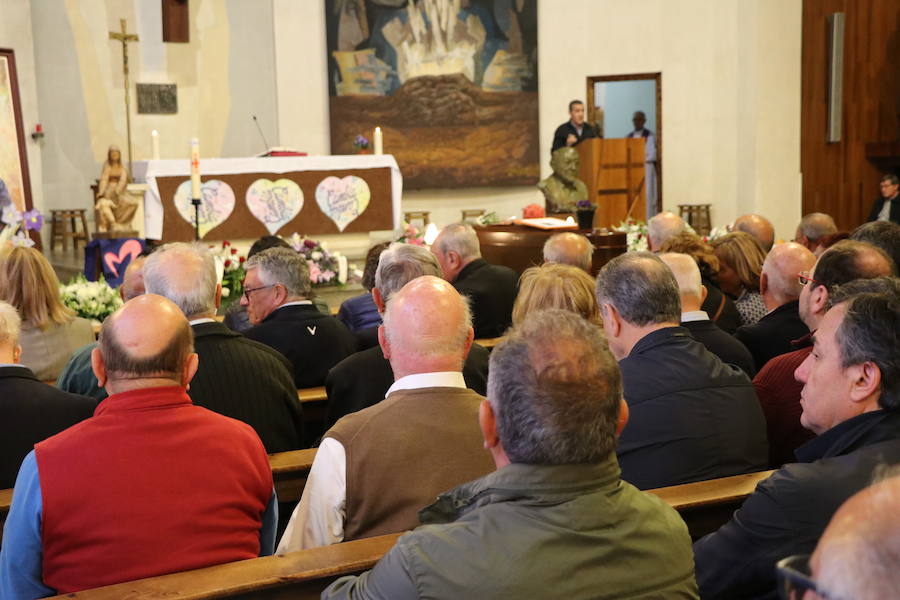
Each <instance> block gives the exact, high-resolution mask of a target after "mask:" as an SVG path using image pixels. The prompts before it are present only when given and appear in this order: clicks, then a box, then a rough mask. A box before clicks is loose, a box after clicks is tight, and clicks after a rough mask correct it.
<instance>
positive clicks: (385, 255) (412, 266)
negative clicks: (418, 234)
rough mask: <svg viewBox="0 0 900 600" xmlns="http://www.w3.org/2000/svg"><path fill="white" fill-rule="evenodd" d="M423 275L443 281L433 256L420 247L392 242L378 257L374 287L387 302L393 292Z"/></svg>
mask: <svg viewBox="0 0 900 600" xmlns="http://www.w3.org/2000/svg"><path fill="white" fill-rule="evenodd" d="M423 275H434V276H435V277H440V278H442V279H443V277H444V272H443V271H442V270H441V265H440V264H439V263H438V261H437V258H436V257H435V256H434V254H432V253H431V252H429V251H428V249H427V248H424V247H422V246H416V245H414V244H404V243H402V242H394V243H393V244H391V245H390V246H388V247H387V249H385V250H384V251H383V252H382V253H381V255H380V256H379V257H378V268H377V269H376V270H375V287H377V288H378V291H379V292H380V293H381V297H382V298H383V299H384V300H385V301H387V300H389V299H390V297H391V296H392V295H393V294H394V292H396V291H398V290H400V288H402V287H403V286H404V285H406V284H407V283H409V282H410V281H412V280H413V279H415V278H416V277H422V276H423Z"/></svg>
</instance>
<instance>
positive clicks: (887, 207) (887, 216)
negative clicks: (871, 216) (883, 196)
mask: <svg viewBox="0 0 900 600" xmlns="http://www.w3.org/2000/svg"><path fill="white" fill-rule="evenodd" d="M896 199H897V196H894V197H893V198H891V199H890V200H885V201H884V204H883V205H882V206H881V212H879V213H878V218H877V219H876V221H890V220H891V202H893V201H894V200H896Z"/></svg>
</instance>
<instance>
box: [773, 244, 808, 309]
mask: <svg viewBox="0 0 900 600" xmlns="http://www.w3.org/2000/svg"><path fill="white" fill-rule="evenodd" d="M815 264H816V255H815V254H813V253H812V252H810V251H809V249H808V248H807V247H806V246H803V245H801V244H798V243H796V242H786V243H784V244H778V245H777V246H775V247H774V248H772V250H771V252H769V254H768V255H766V260H765V262H764V263H763V268H762V274H761V275H760V283H759V289H760V293H761V294H762V296H763V301H764V302H765V303H766V308H768V309H769V310H773V309H775V308H778V307H779V306H781V305H782V304H786V303H788V302H792V301H794V300H797V299H798V298H800V292H801V291H802V290H803V286H802V285H800V280H799V278H798V274H799V273H800V271H811V270H812V268H813V266H815Z"/></svg>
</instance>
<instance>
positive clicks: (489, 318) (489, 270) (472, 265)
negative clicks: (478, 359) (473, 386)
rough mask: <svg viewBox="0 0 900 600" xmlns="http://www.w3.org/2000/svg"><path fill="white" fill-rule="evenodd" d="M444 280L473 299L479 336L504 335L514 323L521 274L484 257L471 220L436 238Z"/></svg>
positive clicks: (435, 248) (449, 227)
mask: <svg viewBox="0 0 900 600" xmlns="http://www.w3.org/2000/svg"><path fill="white" fill-rule="evenodd" d="M431 251H432V252H434V255H435V256H436V257H437V260H438V263H440V265H441V270H442V271H443V272H444V279H446V280H447V281H449V282H450V283H452V284H453V287H455V288H456V291H458V292H459V293H460V294H462V295H463V296H467V297H468V298H469V302H470V303H471V305H472V315H473V318H474V320H475V339H482V338H493V337H499V336H501V335H503V333H504V332H505V331H506V329H507V327H509V326H510V325H511V324H512V307H513V304H514V303H515V301H516V294H518V291H519V290H518V285H519V274H518V273H516V272H515V271H513V270H512V269H510V268H509V267H504V266H502V265H492V264H490V263H488V262H487V261H485V260H484V259H483V258H481V246H480V244H479V243H478V235H477V234H476V233H475V230H474V229H473V228H472V226H471V225H469V224H468V223H454V224H452V225H447V226H446V227H444V229H443V230H442V231H441V234H440V235H439V236H438V237H437V239H436V240H435V241H434V244H433V245H432V247H431Z"/></svg>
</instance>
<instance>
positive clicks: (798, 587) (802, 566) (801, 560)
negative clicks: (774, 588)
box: [775, 554, 834, 600]
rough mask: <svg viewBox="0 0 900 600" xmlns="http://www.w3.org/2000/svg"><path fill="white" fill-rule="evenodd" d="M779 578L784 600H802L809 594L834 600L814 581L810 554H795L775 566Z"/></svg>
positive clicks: (779, 591)
mask: <svg viewBox="0 0 900 600" xmlns="http://www.w3.org/2000/svg"><path fill="white" fill-rule="evenodd" d="M775 574H776V577H777V578H778V594H779V597H780V598H781V599H782V600H801V599H802V598H805V597H806V596H805V594H806V593H807V592H813V593H814V594H817V595H818V597H819V598H821V599H822V600H834V598H833V596H829V595H828V593H826V592H825V591H824V590H823V589H822V588H821V587H819V584H817V583H816V582H815V581H813V579H812V575H811V573H810V570H809V554H795V555H794V556H788V557H787V558H783V559H781V560H779V561H778V562H777V563H776V564H775Z"/></svg>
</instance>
